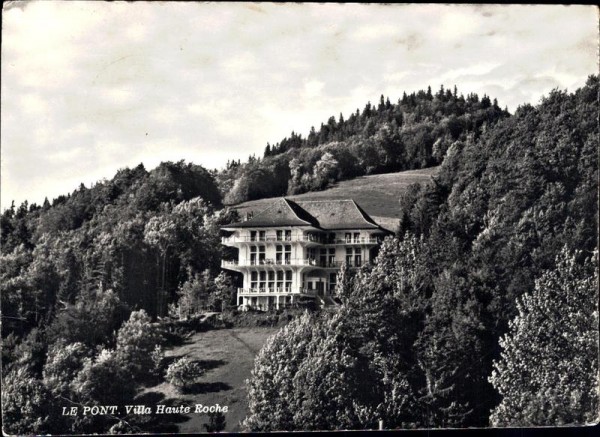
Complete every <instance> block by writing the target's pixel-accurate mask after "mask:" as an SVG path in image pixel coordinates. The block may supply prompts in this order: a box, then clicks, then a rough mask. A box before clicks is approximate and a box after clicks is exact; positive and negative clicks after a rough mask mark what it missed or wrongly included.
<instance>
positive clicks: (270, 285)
mask: <svg viewBox="0 0 600 437" xmlns="http://www.w3.org/2000/svg"><path fill="white" fill-rule="evenodd" d="M267 278H268V281H269V283H268V288H269V291H273V288H275V272H269V273H268V274H267Z"/></svg>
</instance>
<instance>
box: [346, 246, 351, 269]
mask: <svg viewBox="0 0 600 437" xmlns="http://www.w3.org/2000/svg"><path fill="white" fill-rule="evenodd" d="M346 264H348V266H351V265H352V249H351V248H346Z"/></svg>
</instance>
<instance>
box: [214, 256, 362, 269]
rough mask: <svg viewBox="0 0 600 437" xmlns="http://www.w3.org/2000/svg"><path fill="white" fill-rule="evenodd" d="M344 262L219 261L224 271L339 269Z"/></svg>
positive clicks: (358, 265) (288, 260)
mask: <svg viewBox="0 0 600 437" xmlns="http://www.w3.org/2000/svg"><path fill="white" fill-rule="evenodd" d="M343 264H344V261H317V260H316V259H313V258H306V259H303V258H292V259H284V260H273V259H263V260H257V261H252V260H245V261H241V262H240V261H237V260H234V261H225V260H223V261H221V267H222V268H224V269H234V270H235V268H236V267H255V266H271V267H280V266H290V267H295V266H310V267H321V268H324V269H340V268H341V267H342V265H343ZM346 264H347V265H348V267H350V268H358V267H361V266H362V265H365V264H369V262H368V261H364V262H363V261H361V262H356V260H354V261H351V262H346Z"/></svg>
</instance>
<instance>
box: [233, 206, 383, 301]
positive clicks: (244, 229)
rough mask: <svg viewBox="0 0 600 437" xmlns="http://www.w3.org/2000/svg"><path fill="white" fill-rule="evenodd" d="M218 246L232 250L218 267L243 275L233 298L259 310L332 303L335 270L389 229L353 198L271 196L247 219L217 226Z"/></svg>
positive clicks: (366, 256)
mask: <svg viewBox="0 0 600 437" xmlns="http://www.w3.org/2000/svg"><path fill="white" fill-rule="evenodd" d="M222 230H223V231H225V232H226V233H227V234H229V235H227V236H225V237H223V238H222V243H223V244H224V245H227V246H230V247H234V248H236V249H237V253H238V257H237V259H236V260H233V261H225V260H223V261H222V264H221V266H222V267H223V268H224V269H228V270H233V271H236V272H240V273H242V274H243V287H242V288H239V289H238V297H237V303H238V305H245V306H247V307H251V308H256V309H260V310H270V309H274V308H283V307H286V306H290V305H293V304H295V303H298V302H302V301H306V300H315V301H316V304H318V305H320V306H324V305H328V304H332V303H333V300H332V297H331V296H332V295H333V292H334V290H335V287H336V280H337V274H338V272H339V270H340V268H341V267H342V264H343V263H346V264H347V265H348V266H349V267H353V268H356V267H360V266H361V265H363V264H364V263H369V262H371V261H372V260H373V259H374V257H375V256H376V253H377V249H378V245H379V244H380V242H381V241H382V239H383V237H385V235H387V234H388V233H389V231H386V230H385V229H383V228H381V227H380V226H379V225H377V224H376V223H375V222H374V221H373V220H372V219H371V218H370V217H369V216H368V215H367V214H366V213H365V212H364V211H363V210H362V209H361V208H360V207H359V206H358V205H357V204H356V203H355V202H354V201H353V200H326V201H291V200H289V199H285V198H280V199H276V200H274V201H273V202H271V204H270V205H269V206H268V207H266V208H265V209H264V210H263V211H261V212H260V213H258V214H255V215H254V216H253V217H251V218H250V219H248V220H246V221H243V222H240V223H234V224H230V225H227V226H225V227H223V228H222Z"/></svg>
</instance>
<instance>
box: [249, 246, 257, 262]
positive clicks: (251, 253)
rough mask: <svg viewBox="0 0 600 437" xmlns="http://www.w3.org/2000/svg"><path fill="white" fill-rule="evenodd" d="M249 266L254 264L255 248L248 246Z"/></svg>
mask: <svg viewBox="0 0 600 437" xmlns="http://www.w3.org/2000/svg"><path fill="white" fill-rule="evenodd" d="M250 264H251V265H255V264H256V246H250Z"/></svg>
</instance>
